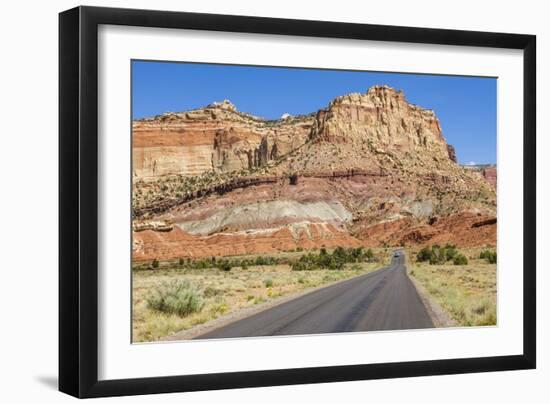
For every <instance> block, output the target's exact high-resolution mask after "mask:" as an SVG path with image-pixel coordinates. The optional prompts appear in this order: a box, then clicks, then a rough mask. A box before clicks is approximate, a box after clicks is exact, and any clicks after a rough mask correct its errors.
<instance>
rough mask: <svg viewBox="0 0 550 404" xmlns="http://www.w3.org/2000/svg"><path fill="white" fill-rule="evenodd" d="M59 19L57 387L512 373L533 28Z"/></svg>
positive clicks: (99, 16) (525, 290)
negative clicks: (502, 30)
mask: <svg viewBox="0 0 550 404" xmlns="http://www.w3.org/2000/svg"><path fill="white" fill-rule="evenodd" d="M59 23H60V52H59V55H60V60H59V63H60V66H59V67H60V69H59V79H60V89H59V91H60V131H59V132H60V134H59V135H60V143H59V144H60V268H59V271H60V281H59V282H60V289H59V290H60V296H59V298H60V323H59V332H60V339H59V344H60V360H59V364H60V369H59V374H60V375H59V384H60V390H61V391H63V392H66V393H68V394H71V395H74V396H77V397H100V396H113V395H131V394H147V393H161V392H180V391H193V390H206V389H222V388H238V387H255V386H270V385H283V384H298V383H321V382H332V381H345V380H360V379H377V378H394V377H409V376H421V375H439V374H453V373H466V372H486V371H498V370H512V369H531V368H534V367H535V357H536V355H535V352H536V341H535V317H536V315H535V308H536V307H535V301H536V294H535V293H536V290H535V120H536V115H535V99H536V97H535V91H536V86H535V52H536V49H535V48H536V45H535V44H536V41H535V37H534V36H532V35H520V34H502V33H486V32H470V31H453V30H439V29H423V28H409V27H395V26H377V25H364V24H349V23H337V22H320V21H305V20H284V19H272V18H260V17H244V16H225V15H211V14H195V13H180V12H161V11H145V10H124V9H107V8H93V7H78V8H75V9H72V10H68V11H65V12H63V13H61V14H60V19H59ZM497 257H498V259H497Z"/></svg>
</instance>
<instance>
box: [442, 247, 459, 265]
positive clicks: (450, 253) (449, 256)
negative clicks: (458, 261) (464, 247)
mask: <svg viewBox="0 0 550 404" xmlns="http://www.w3.org/2000/svg"><path fill="white" fill-rule="evenodd" d="M457 254H458V251H457V249H456V247H455V246H454V245H452V244H451V245H450V244H447V245H446V246H445V258H446V260H447V261H452V260H453V259H454V257H455V256H456V255H457Z"/></svg>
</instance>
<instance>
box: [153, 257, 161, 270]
mask: <svg viewBox="0 0 550 404" xmlns="http://www.w3.org/2000/svg"><path fill="white" fill-rule="evenodd" d="M159 265H160V263H159V260H158V259H156V258H155V259H154V260H153V262H151V266H152V267H153V268H155V269H157V268H158V267H159Z"/></svg>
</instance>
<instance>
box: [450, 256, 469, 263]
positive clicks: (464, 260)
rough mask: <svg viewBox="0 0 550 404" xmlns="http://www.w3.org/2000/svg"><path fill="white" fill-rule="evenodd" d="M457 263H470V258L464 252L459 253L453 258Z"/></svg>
mask: <svg viewBox="0 0 550 404" xmlns="http://www.w3.org/2000/svg"><path fill="white" fill-rule="evenodd" d="M453 264H455V265H468V258H466V256H465V255H463V254H457V255H456V256H455V257H454V259H453Z"/></svg>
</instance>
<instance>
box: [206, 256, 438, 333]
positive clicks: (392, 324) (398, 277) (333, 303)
mask: <svg viewBox="0 0 550 404" xmlns="http://www.w3.org/2000/svg"><path fill="white" fill-rule="evenodd" d="M433 327H434V325H433V322H432V320H431V318H430V316H429V314H428V312H427V310H426V308H425V306H424V304H423V303H422V301H421V300H420V297H419V296H418V293H417V291H416V289H415V287H414V285H413V284H412V282H411V280H410V279H409V277H408V276H407V273H406V269H405V257H404V256H403V255H399V256H398V257H392V263H391V264H390V266H388V267H386V268H382V269H379V270H378V271H376V272H371V273H369V274H366V275H361V276H358V277H355V278H352V279H348V280H346V281H343V282H340V283H337V284H335V285H332V286H328V287H326V288H322V289H319V290H316V291H314V292H311V293H308V294H306V295H303V296H301V297H298V298H296V299H293V300H290V301H288V302H286V303H283V304H280V305H278V306H275V307H273V308H271V309H267V310H265V311H262V312H260V313H258V314H255V315H252V316H250V317H247V318H244V319H241V320H238V321H235V322H234V323H231V324H228V325H226V326H223V327H221V328H218V329H216V330H213V331H211V332H208V333H206V334H203V335H201V336H199V337H197V338H201V339H205V338H236V337H254V336H268V335H297V334H322V333H336V332H350V331H374V330H408V329H416V328H433Z"/></svg>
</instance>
